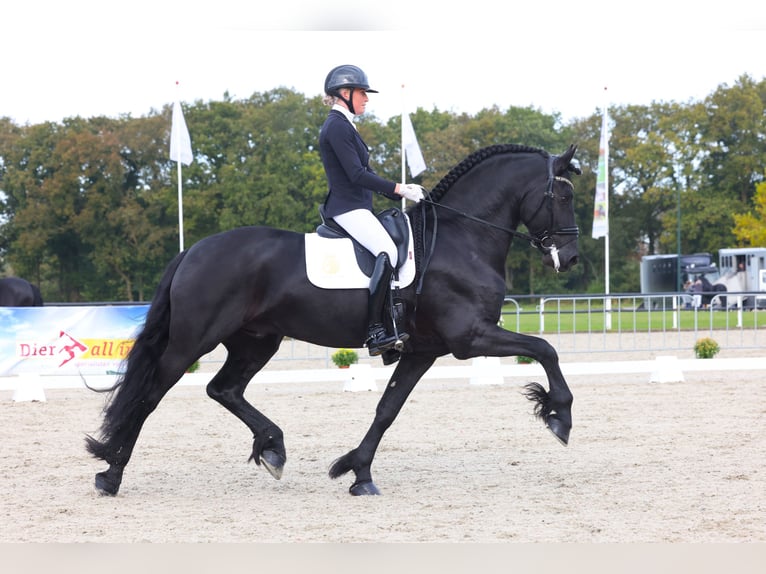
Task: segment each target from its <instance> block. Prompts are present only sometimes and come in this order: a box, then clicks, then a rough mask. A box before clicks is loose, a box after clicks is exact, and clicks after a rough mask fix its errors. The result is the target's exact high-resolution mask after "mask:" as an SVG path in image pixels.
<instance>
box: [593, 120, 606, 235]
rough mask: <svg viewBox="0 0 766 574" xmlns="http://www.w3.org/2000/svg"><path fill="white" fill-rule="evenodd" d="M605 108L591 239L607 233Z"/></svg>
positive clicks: (599, 148) (599, 147)
mask: <svg viewBox="0 0 766 574" xmlns="http://www.w3.org/2000/svg"><path fill="white" fill-rule="evenodd" d="M608 121H609V118H608V113H607V108H606V107H605V108H604V117H603V120H602V123H601V141H600V142H599V146H598V171H597V172H596V197H595V200H594V202H593V234H592V236H593V239H598V238H599V237H606V236H607V235H608V234H609V125H608Z"/></svg>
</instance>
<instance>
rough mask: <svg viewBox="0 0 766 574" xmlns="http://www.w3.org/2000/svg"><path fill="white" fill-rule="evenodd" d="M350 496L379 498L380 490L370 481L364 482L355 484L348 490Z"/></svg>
mask: <svg viewBox="0 0 766 574" xmlns="http://www.w3.org/2000/svg"><path fill="white" fill-rule="evenodd" d="M348 491H349V492H350V493H351V495H352V496H379V495H380V490H378V487H377V486H375V483H374V482H372V481H371V480H366V481H364V482H355V483H354V484H352V485H351V488H349V489H348Z"/></svg>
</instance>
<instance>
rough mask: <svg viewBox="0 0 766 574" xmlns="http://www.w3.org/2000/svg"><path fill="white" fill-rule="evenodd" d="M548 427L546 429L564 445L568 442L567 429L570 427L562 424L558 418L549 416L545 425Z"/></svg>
mask: <svg viewBox="0 0 766 574" xmlns="http://www.w3.org/2000/svg"><path fill="white" fill-rule="evenodd" d="M546 426H547V427H548V430H549V431H551V433H553V436H555V437H556V438H557V439H558V441H559V442H560V443H561V444H563V445H564V446H567V445H568V444H569V431H570V429H569V428H568V427H567V426H565V425H564V423H562V422H561V421H560V420H559V419H557V418H553V417H551V418H549V419H548V424H547V425H546Z"/></svg>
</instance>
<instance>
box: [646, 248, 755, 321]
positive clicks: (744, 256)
mask: <svg viewBox="0 0 766 574" xmlns="http://www.w3.org/2000/svg"><path fill="white" fill-rule="evenodd" d="M680 264H681V269H680V271H679V257H678V255H677V254H669V255H646V256H644V257H642V258H641V269H640V276H641V293H645V294H653V293H678V292H685V295H684V303H689V302H690V301H692V300H693V296H692V295H691V289H690V285H692V284H693V283H694V282H695V281H697V280H698V279H699V280H700V281H701V283H702V284H703V285H704V289H703V290H704V292H706V293H707V295H706V296H703V300H704V301H705V303H706V304H711V305H713V306H721V307H726V306H739V305H740V304H741V305H742V306H744V307H746V308H753V307H764V306H766V247H743V248H733V249H720V250H719V251H718V264H717V265H716V263H715V261H713V256H712V255H711V254H710V253H694V254H692V255H681V258H680ZM679 286H680V287H681V288H680V289H679ZM725 291H729V292H733V293H742V292H753V291H760V292H763V293H764V295H763V297H760V296H756V297H752V296H750V297H744V298H742V300H741V302H740V300H739V299H738V298H737V297H731V300H729V301H727V298H726V296H724V295H722V294H714V293H723V292H725ZM652 301H653V303H652V304H653V306H655V307H657V306H659V305H661V304H663V300H662V299H657V298H652ZM664 303H665V304H666V305H668V306H669V305H671V304H672V301H671V300H670V297H668V300H667V301H664ZM645 305H648V299H647V303H645Z"/></svg>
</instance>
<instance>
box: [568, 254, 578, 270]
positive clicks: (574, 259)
mask: <svg viewBox="0 0 766 574" xmlns="http://www.w3.org/2000/svg"><path fill="white" fill-rule="evenodd" d="M579 260H580V258H579V257H578V256H577V255H575V256H574V257H572V259H570V260H569V266H570V267H571V266H573V265H577V262H578V261H579Z"/></svg>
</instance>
